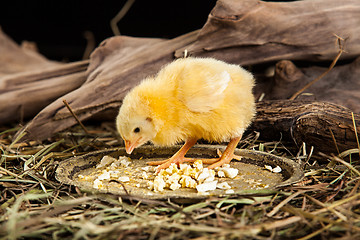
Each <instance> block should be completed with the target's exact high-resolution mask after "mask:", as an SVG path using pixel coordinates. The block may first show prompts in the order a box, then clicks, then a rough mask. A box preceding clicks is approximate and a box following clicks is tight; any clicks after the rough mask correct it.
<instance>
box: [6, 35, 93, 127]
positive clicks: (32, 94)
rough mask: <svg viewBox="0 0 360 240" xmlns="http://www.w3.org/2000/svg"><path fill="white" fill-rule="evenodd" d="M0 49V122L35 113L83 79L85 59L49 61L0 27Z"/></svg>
mask: <svg viewBox="0 0 360 240" xmlns="http://www.w3.org/2000/svg"><path fill="white" fill-rule="evenodd" d="M27 45H28V44H27ZM25 46H26V45H25ZM0 53H1V54H0V113H1V114H0V124H4V123H11V122H21V121H22V120H23V119H29V118H31V117H33V116H35V115H36V114H37V113H38V112H39V111H40V110H42V109H43V108H44V107H46V106H47V105H49V104H51V103H52V102H53V101H54V100H56V99H57V98H59V97H61V96H63V95H64V94H66V93H68V92H70V91H73V90H74V89H77V88H78V87H80V86H81V84H82V83H83V82H85V80H86V73H85V70H86V67H87V65H88V61H83V62H76V63H69V64H62V63H57V62H54V61H49V60H47V59H46V58H44V57H43V56H42V55H40V54H39V53H37V52H36V51H34V50H33V49H28V48H26V47H23V46H22V47H19V46H18V45H17V44H16V43H15V42H13V41H12V40H11V39H10V38H8V37H7V36H6V35H5V34H4V33H3V32H2V31H1V29H0Z"/></svg>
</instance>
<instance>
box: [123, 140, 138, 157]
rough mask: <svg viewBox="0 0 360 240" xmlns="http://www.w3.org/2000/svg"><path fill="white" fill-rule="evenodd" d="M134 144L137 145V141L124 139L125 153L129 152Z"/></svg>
mask: <svg viewBox="0 0 360 240" xmlns="http://www.w3.org/2000/svg"><path fill="white" fill-rule="evenodd" d="M136 146H137V142H134V143H132V142H130V141H129V140H125V150H126V152H127V154H131V153H132V151H133V150H134V148H135V147H136Z"/></svg>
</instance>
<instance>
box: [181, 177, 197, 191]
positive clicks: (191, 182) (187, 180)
mask: <svg viewBox="0 0 360 240" xmlns="http://www.w3.org/2000/svg"><path fill="white" fill-rule="evenodd" d="M180 183H181V186H182V187H183V188H184V187H185V188H196V186H197V182H196V181H195V179H193V178H191V177H190V176H184V175H183V176H182V177H181V179H180Z"/></svg>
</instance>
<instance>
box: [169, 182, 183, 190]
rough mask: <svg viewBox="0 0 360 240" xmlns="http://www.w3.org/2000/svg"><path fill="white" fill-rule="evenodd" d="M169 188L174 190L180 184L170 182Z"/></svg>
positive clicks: (179, 186)
mask: <svg viewBox="0 0 360 240" xmlns="http://www.w3.org/2000/svg"><path fill="white" fill-rule="evenodd" d="M169 188H170V189H171V190H173V191H174V190H176V189H179V188H181V185H180V184H179V183H178V182H174V183H172V184H171V185H170V187H169Z"/></svg>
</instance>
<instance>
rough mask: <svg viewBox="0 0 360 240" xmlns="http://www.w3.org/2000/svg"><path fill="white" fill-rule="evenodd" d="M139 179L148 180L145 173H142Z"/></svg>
mask: <svg viewBox="0 0 360 240" xmlns="http://www.w3.org/2000/svg"><path fill="white" fill-rule="evenodd" d="M141 177H142V179H145V180H146V179H148V178H149V176H148V174H147V173H146V172H142V173H141Z"/></svg>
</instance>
